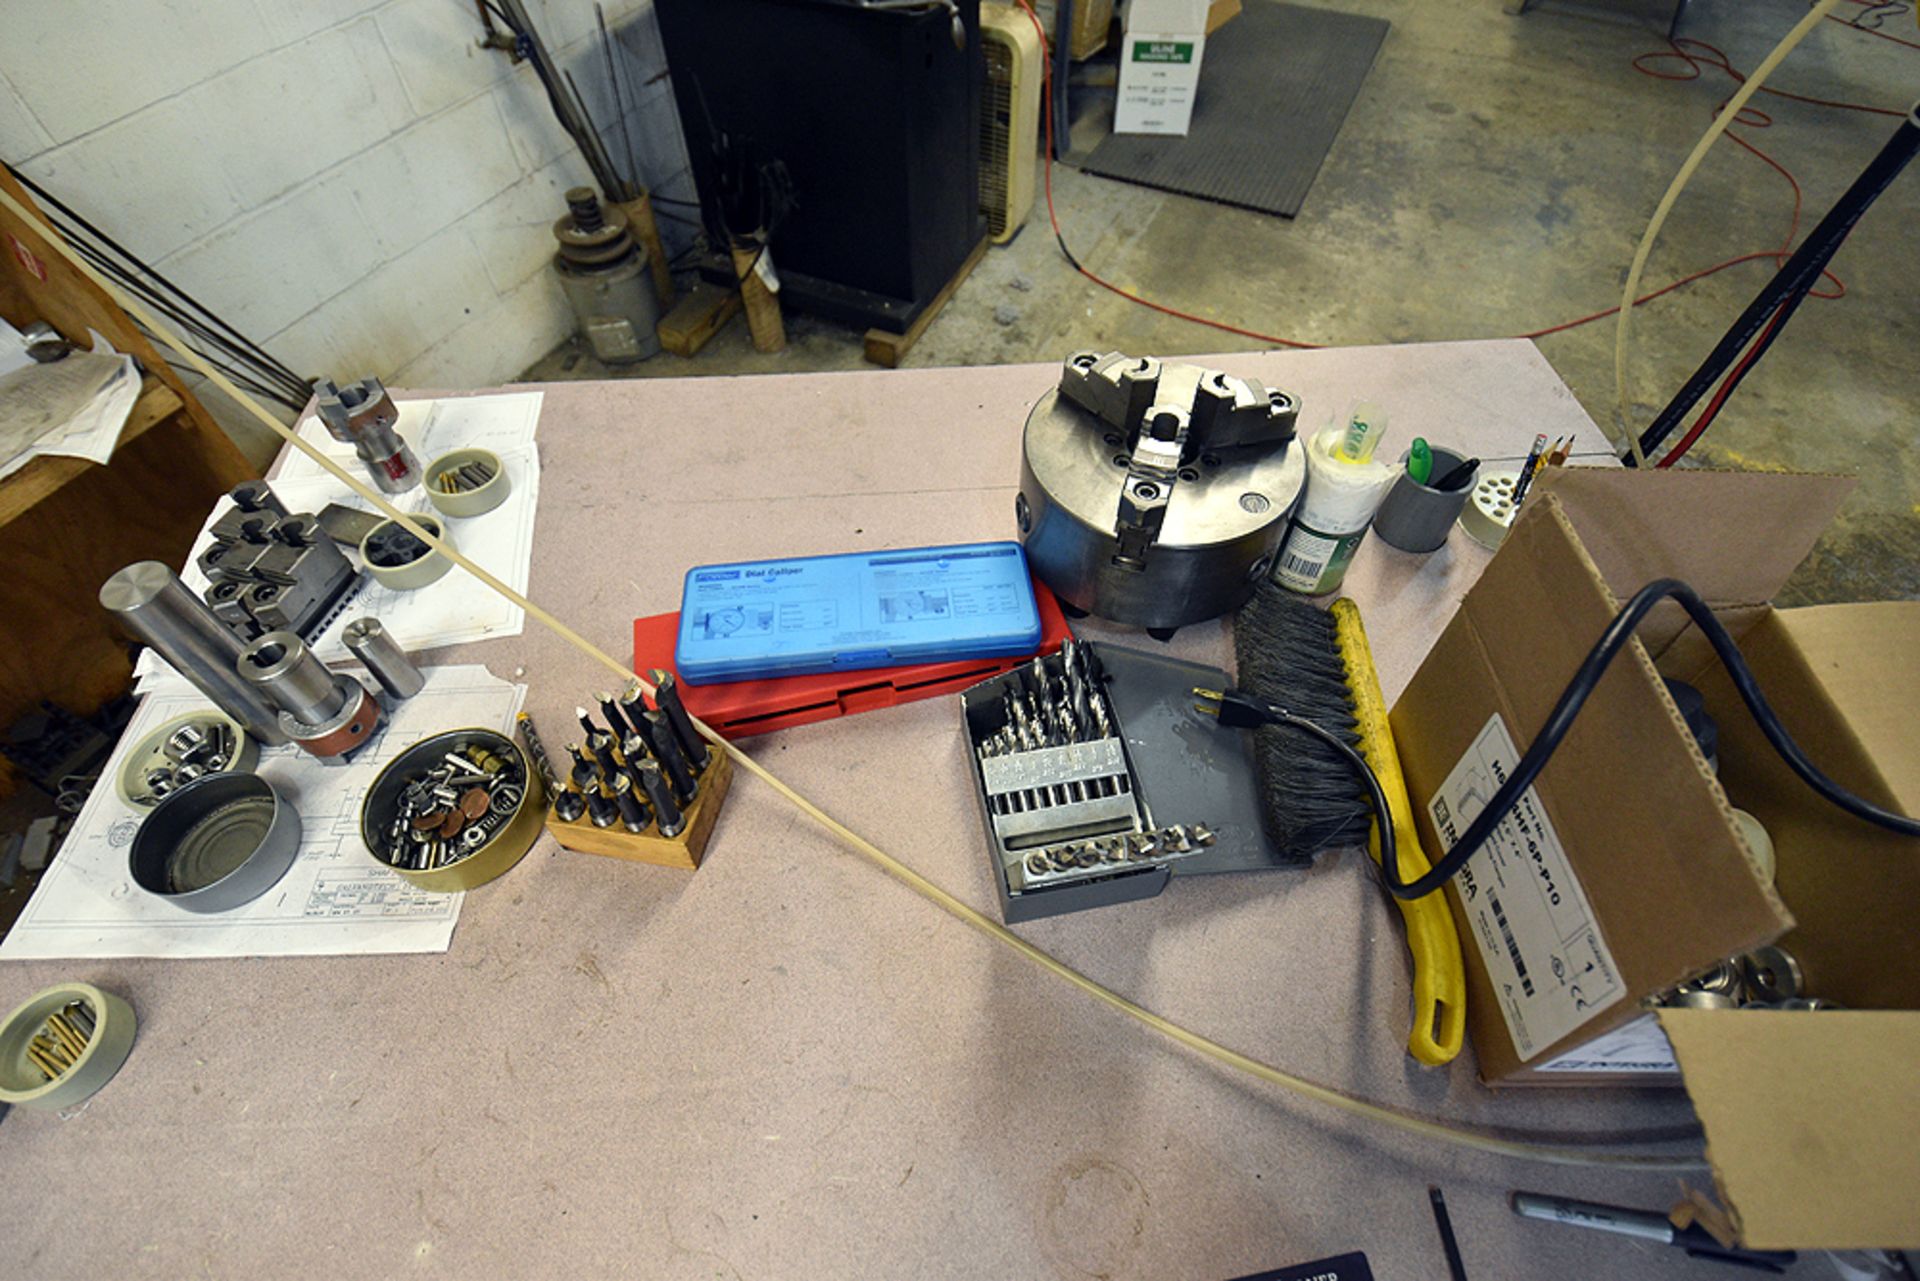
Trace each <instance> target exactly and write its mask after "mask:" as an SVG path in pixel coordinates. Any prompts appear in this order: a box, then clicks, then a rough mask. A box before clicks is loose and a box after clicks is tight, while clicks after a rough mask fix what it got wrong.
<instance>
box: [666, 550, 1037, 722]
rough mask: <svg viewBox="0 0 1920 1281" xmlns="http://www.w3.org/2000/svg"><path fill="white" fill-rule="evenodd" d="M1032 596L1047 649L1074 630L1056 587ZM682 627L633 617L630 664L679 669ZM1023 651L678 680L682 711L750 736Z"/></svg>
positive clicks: (899, 695)
mask: <svg viewBox="0 0 1920 1281" xmlns="http://www.w3.org/2000/svg"><path fill="white" fill-rule="evenodd" d="M1033 598H1034V601H1035V602H1036V603H1037V604H1038V605H1039V606H1040V648H1039V650H1038V651H1037V652H1039V653H1042V654H1051V653H1053V652H1054V651H1055V650H1058V649H1059V648H1060V644H1061V642H1062V641H1065V640H1066V639H1067V638H1068V637H1069V636H1071V635H1072V633H1071V632H1069V631H1068V630H1067V620H1066V616H1065V615H1064V614H1062V613H1061V612H1060V604H1059V602H1058V601H1056V600H1054V598H1053V593H1052V592H1050V591H1048V590H1047V589H1046V588H1045V587H1043V586H1041V585H1040V584H1039V583H1038V582H1036V583H1034V585H1033ZM679 634H680V614H679V612H678V611H677V610H676V611H675V612H674V613H671V614H655V615H654V616H653V617H651V618H636V619H634V620H633V667H634V670H635V671H637V672H641V673H645V672H647V671H649V670H651V669H652V668H655V667H664V668H666V669H667V670H668V671H673V672H674V675H675V677H676V679H677V678H678V676H679V673H678V672H677V671H675V669H674V666H673V647H674V642H675V640H676V639H677V638H678V637H679ZM1026 661H1027V660H1026V659H1025V658H981V659H969V660H963V661H960V662H954V663H914V664H909V665H907V666H905V667H876V668H873V669H871V670H869V671H864V672H823V673H820V674H818V675H814V676H784V677H781V678H779V679H777V680H764V681H730V682H727V683H725V684H720V685H688V684H686V683H685V682H684V681H682V682H681V683H680V699H681V701H682V702H684V703H685V704H686V705H687V710H688V711H690V712H692V713H693V714H694V715H695V716H697V717H699V718H700V719H701V720H703V721H705V722H706V723H707V724H709V725H711V726H713V728H715V729H716V730H718V731H720V732H721V733H722V734H724V735H726V736H727V737H728V738H747V737H749V736H751V735H754V734H766V733H770V732H772V731H773V730H776V729H786V728H788V727H790V726H793V725H811V724H812V723H813V722H815V721H830V720H832V719H833V718H835V717H836V716H851V715H853V714H854V713H856V712H870V711H873V710H874V709H875V708H879V707H895V706H898V705H899V704H901V703H911V702H913V701H914V700H916V699H921V698H935V697H938V696H939V695H941V694H957V693H959V692H960V691H961V690H963V689H965V688H966V687H967V686H969V685H972V684H975V683H977V682H979V681H983V680H985V679H986V678H987V677H989V676H997V675H999V674H1000V673H1001V672H1005V671H1011V670H1012V669H1013V668H1015V667H1018V666H1019V665H1020V664H1022V663H1024V662H1026Z"/></svg>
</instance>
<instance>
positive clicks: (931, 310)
mask: <svg viewBox="0 0 1920 1281" xmlns="http://www.w3.org/2000/svg"><path fill="white" fill-rule="evenodd" d="M986 256H987V238H986V237H985V236H982V237H980V243H979V244H977V245H975V246H974V247H973V252H972V253H970V254H968V255H967V260H966V261H965V262H963V263H961V264H960V270H958V271H956V272H954V273H953V278H952V279H951V280H949V281H947V283H946V284H945V285H944V286H942V287H941V289H940V292H939V293H937V294H935V295H934V296H933V301H932V302H930V303H928V304H927V306H926V309H925V310H924V311H922V312H921V313H920V314H919V316H917V317H916V318H915V319H914V322H913V323H912V324H911V325H908V326H907V332H906V333H904V334H896V333H894V332H893V331H892V330H890V329H869V330H867V342H866V348H867V359H868V360H870V361H872V362H873V363H874V364H876V365H885V366H886V367H887V368H888V369H898V368H899V367H900V361H901V358H902V357H904V356H905V355H906V354H907V351H908V350H909V349H910V348H911V347H912V346H913V345H914V344H915V343H917V342H919V341H920V335H921V334H924V333H926V332H927V326H928V325H931V324H932V323H933V318H934V317H935V316H937V315H939V314H940V309H941V308H942V307H944V306H946V305H947V299H949V298H951V297H953V291H954V290H956V289H958V288H959V287H960V282H961V281H963V280H965V279H966V278H967V277H968V276H969V275H971V274H972V273H973V269H974V268H975V267H977V266H978V265H979V264H980V260H981V259H982V258H984V257H986Z"/></svg>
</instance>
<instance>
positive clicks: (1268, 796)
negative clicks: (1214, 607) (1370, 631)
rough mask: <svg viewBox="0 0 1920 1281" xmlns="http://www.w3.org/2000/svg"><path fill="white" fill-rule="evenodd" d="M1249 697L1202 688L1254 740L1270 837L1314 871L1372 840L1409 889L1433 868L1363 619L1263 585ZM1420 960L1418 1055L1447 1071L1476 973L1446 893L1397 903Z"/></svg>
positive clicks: (1251, 612)
mask: <svg viewBox="0 0 1920 1281" xmlns="http://www.w3.org/2000/svg"><path fill="white" fill-rule="evenodd" d="M1233 634H1234V649H1235V652H1236V655H1237V659H1238V662H1239V668H1240V674H1239V679H1240V688H1238V689H1234V690H1227V691H1214V690H1195V691H1194V693H1195V694H1196V695H1197V696H1198V697H1199V698H1200V699H1201V702H1200V708H1201V710H1202V711H1206V712H1211V713H1213V714H1215V715H1218V716H1219V717H1220V721H1221V723H1222V724H1223V725H1238V726H1243V727H1246V728H1249V729H1252V730H1253V732H1254V758H1255V761H1256V764H1257V767H1258V769H1259V773H1260V787H1261V793H1262V802H1263V805H1262V808H1263V818H1264V820H1265V825H1266V829H1267V839H1268V840H1269V841H1270V842H1272V843H1273V845H1274V846H1275V847H1276V849H1278V850H1279V851H1280V852H1281V853H1282V854H1284V855H1286V856H1288V857H1289V858H1291V859H1296V860H1298V861H1301V862H1306V861H1308V860H1309V859H1311V857H1312V856H1313V855H1314V854H1316V853H1318V852H1319V851H1321V850H1324V849H1330V848H1333V847H1335V846H1340V845H1358V844H1360V843H1361V842H1362V841H1363V840H1365V841H1367V842H1368V844H1369V847H1370V850H1371V852H1372V854H1373V858H1374V861H1375V862H1379V861H1380V860H1381V858H1382V857H1385V856H1390V857H1392V858H1393V859H1394V863H1395V866H1396V867H1397V868H1398V869H1399V873H1400V879H1401V881H1402V882H1411V881H1414V880H1416V879H1418V878H1419V877H1420V876H1422V875H1424V874H1425V873H1426V871H1427V868H1428V866H1429V864H1428V861H1427V857H1426V854H1425V852H1424V851H1422V850H1421V848H1420V837H1419V833H1418V831H1417V830H1416V829H1415V827H1414V824H1413V806H1412V803H1411V802H1410V801H1409V800H1408V798H1407V784H1406V779H1405V777H1404V776H1403V775H1402V774H1401V772H1400V755H1399V753H1398V752H1397V751H1395V750H1394V746H1393V731H1392V729H1391V728H1390V727H1389V726H1388V724H1387V705H1386V700H1385V698H1383V697H1382V696H1381V693H1380V678H1379V675H1378V673H1376V672H1375V670H1374V666H1373V651H1372V650H1371V649H1370V648H1369V647H1368V645H1367V633H1366V629H1365V628H1364V627H1362V626H1361V623H1360V610H1359V607H1358V606H1356V605H1355V604H1354V603H1353V602H1352V601H1350V600H1345V599H1342V600H1338V601H1335V602H1334V604H1333V608H1332V609H1330V610H1322V609H1319V608H1318V607H1316V606H1314V605H1311V604H1308V603H1307V602H1306V601H1304V600H1301V599H1300V598H1299V597H1297V596H1294V595H1292V594H1291V593H1289V592H1287V591H1286V590H1285V589H1283V588H1280V587H1277V586H1275V585H1273V584H1271V583H1266V584H1262V586H1261V588H1260V590H1259V591H1258V592H1256V593H1255V594H1254V598H1253V599H1252V600H1251V601H1249V602H1248V603H1247V605H1246V607H1245V608H1244V609H1242V610H1241V611H1240V615H1239V617H1238V618H1237V619H1236V620H1235V621H1234V628H1233ZM1394 901H1395V902H1396V903H1397V904H1398V905H1399V908H1400V915H1401V918H1402V920H1403V921H1404V922H1405V923H1406V930H1407V948H1408V950H1409V951H1410V952H1412V954H1413V1030H1412V1032H1411V1033H1410V1034H1409V1036H1408V1037H1407V1051H1408V1053H1410V1054H1412V1055H1413V1057H1414V1058H1416V1059H1418V1060H1419V1061H1420V1062H1422V1063H1426V1064H1431V1065H1435V1066H1438V1065H1440V1064H1443V1063H1449V1062H1452V1060H1453V1058H1454V1056H1455V1055H1457V1054H1459V1053H1460V1043H1461V1040H1462V1037H1463V1035H1464V1033H1465V1030H1466V999H1467V991H1466V989H1467V979H1466V970H1465V968H1464V966H1463V965H1462V964H1461V960H1460V936H1459V934H1458V933H1456V932H1455V930H1454V924H1453V915H1452V913H1450V912H1449V911H1448V910H1447V905H1446V902H1445V900H1444V899H1443V898H1442V896H1441V895H1440V894H1439V893H1437V892H1436V893H1431V894H1427V895H1426V896H1424V897H1422V898H1415V899H1399V898H1396V899H1395V900H1394Z"/></svg>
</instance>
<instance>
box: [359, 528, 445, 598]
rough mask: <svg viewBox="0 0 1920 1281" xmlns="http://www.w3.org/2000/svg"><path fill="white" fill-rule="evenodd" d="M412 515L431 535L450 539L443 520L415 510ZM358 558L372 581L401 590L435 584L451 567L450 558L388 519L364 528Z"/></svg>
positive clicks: (443, 539) (443, 540)
mask: <svg viewBox="0 0 1920 1281" xmlns="http://www.w3.org/2000/svg"><path fill="white" fill-rule="evenodd" d="M412 516H413V519H414V520H415V521H417V522H419V523H420V524H421V525H424V526H426V528H427V529H428V530H429V531H430V532H431V533H432V534H433V536H434V537H435V538H438V539H440V540H441V541H442V542H447V543H451V542H452V541H453V539H452V537H451V536H449V535H448V533H447V526H446V522H444V521H442V520H441V519H440V518H439V517H437V516H429V515H427V514H426V513H425V512H415V513H412ZM360 559H361V560H362V561H363V562H365V564H366V567H367V572H368V573H369V574H372V575H373V577H374V581H375V582H378V583H380V584H381V585H383V586H386V587H391V588H393V589H394V590H395V591H402V592H408V591H413V590H414V589H416V588H420V587H425V586H427V585H428V584H429V583H437V582H439V581H440V580H441V579H442V578H445V577H446V575H447V571H448V570H450V569H452V568H453V561H452V559H451V558H450V557H448V556H446V555H443V554H442V553H440V552H437V551H435V550H434V549H433V548H432V547H429V546H428V545H427V544H426V543H423V542H421V541H420V539H419V538H418V537H416V536H415V535H414V533H413V531H412V530H410V529H407V528H406V527H405V526H403V525H401V524H400V523H399V522H398V521H392V520H383V521H381V522H380V523H379V524H378V525H375V526H374V527H373V528H372V529H369V530H368V531H367V536H366V537H365V538H362V539H361V540H360Z"/></svg>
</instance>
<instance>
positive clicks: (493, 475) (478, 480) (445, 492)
mask: <svg viewBox="0 0 1920 1281" xmlns="http://www.w3.org/2000/svg"><path fill="white" fill-rule="evenodd" d="M512 492H513V482H512V481H511V480H509V479H508V477H507V469H506V467H505V466H504V465H502V464H501V462H500V455H498V454H496V453H494V452H493V451H492V450H491V449H456V450H454V451H452V452H451V453H446V454H442V455H440V456H439V457H438V458H436V459H434V460H433V461H432V462H430V463H428V464H427V500H428V501H429V502H431V503H432V504H433V505H434V506H435V507H436V508H438V509H439V510H440V511H442V512H444V513H445V514H446V515H448V516H482V515H485V514H486V513H487V512H490V511H492V510H493V509H494V508H496V507H498V506H499V505H500V504H501V503H504V502H506V501H507V495H508V494H511V493H512Z"/></svg>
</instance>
